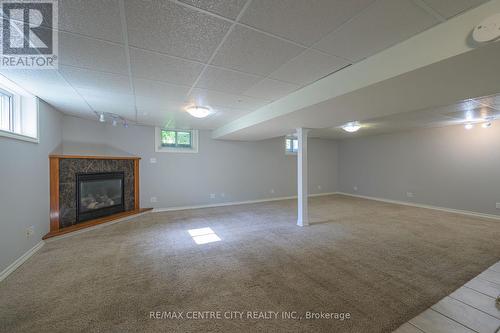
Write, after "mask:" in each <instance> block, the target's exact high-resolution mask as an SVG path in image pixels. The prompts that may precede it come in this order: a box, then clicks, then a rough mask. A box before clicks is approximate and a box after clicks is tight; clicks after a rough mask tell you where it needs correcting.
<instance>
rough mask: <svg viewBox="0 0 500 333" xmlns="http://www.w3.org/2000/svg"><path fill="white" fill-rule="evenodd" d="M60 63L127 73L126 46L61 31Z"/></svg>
mask: <svg viewBox="0 0 500 333" xmlns="http://www.w3.org/2000/svg"><path fill="white" fill-rule="evenodd" d="M59 63H60V64H62V65H70V66H75V67H80V68H88V69H93V70H99V71H106V72H112V73H118V74H127V73H128V66H127V60H126V56H125V48H124V47H123V46H121V45H118V44H114V43H108V42H104V41H98V40H95V39H90V38H86V37H81V36H76V35H72V34H68V33H63V32H61V33H59Z"/></svg>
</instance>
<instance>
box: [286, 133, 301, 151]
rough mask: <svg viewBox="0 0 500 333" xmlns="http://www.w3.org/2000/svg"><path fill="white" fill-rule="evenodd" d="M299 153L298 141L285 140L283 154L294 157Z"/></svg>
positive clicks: (292, 139) (290, 138)
mask: <svg viewBox="0 0 500 333" xmlns="http://www.w3.org/2000/svg"><path fill="white" fill-rule="evenodd" d="M298 151H299V140H298V139H297V138H294V137H287V138H285V153H286V154H287V155H295V154H297V152H298Z"/></svg>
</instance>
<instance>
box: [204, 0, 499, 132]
mask: <svg viewBox="0 0 500 333" xmlns="http://www.w3.org/2000/svg"><path fill="white" fill-rule="evenodd" d="M495 12H500V0H492V1H490V2H488V3H485V4H483V5H481V6H479V7H477V8H475V9H473V10H470V11H468V12H466V13H464V14H462V15H459V16H457V17H455V18H453V19H450V20H449V21H446V22H444V23H442V24H440V25H438V26H435V27H433V28H431V29H429V30H427V31H424V32H422V33H421V34H419V35H416V36H414V37H412V38H410V39H408V40H406V41H404V42H402V43H400V44H397V45H395V46H393V47H391V48H389V49H387V50H385V51H382V52H380V53H378V54H376V55H374V56H372V57H369V58H367V59H365V60H363V61H361V62H359V63H357V64H355V65H353V66H350V67H348V68H346V69H344V70H342V71H340V72H337V73H335V74H333V75H330V76H328V77H325V78H323V79H321V80H319V81H317V82H315V83H313V84H311V85H309V86H307V87H304V88H302V89H300V90H298V91H296V92H294V93H292V94H290V95H288V96H286V97H284V98H282V99H279V100H277V101H275V102H273V103H271V104H269V105H266V106H264V107H262V108H260V109H259V110H257V111H254V112H252V113H250V114H247V115H245V116H243V117H241V118H239V119H237V120H235V121H233V122H230V123H228V124H226V125H224V126H222V127H220V128H218V129H216V130H214V132H213V134H212V135H213V138H215V139H237V140H245V139H249V140H254V139H257V138H258V139H263V138H265V137H272V136H280V135H283V134H285V133H286V131H288V130H289V129H291V128H289V127H288V126H289V125H292V123H293V121H289V122H287V121H286V120H287V119H288V118H289V119H293V118H296V119H298V118H300V117H299V116H298V115H299V114H302V115H304V114H306V113H307V112H308V111H309V110H311V111H312V110H314V111H315V112H314V113H316V115H317V114H318V112H323V113H329V115H330V117H324V118H325V119H323V122H322V123H321V127H322V128H326V127H330V126H335V125H337V123H336V121H334V120H332V119H336V117H335V113H336V112H341V110H334V109H331V105H329V103H327V102H328V101H331V100H334V99H336V98H338V97H340V96H343V95H346V94H350V93H353V92H356V91H358V90H361V89H363V88H367V87H369V86H372V85H375V84H377V83H381V82H384V81H387V80H390V79H393V78H397V77H399V76H402V75H404V74H406V73H411V72H412V71H416V70H418V69H422V68H425V67H429V66H430V65H433V64H436V63H440V62H444V61H445V60H447V59H451V58H453V57H456V56H459V55H461V54H465V53H467V52H470V51H472V50H474V49H475V48H477V45H474V44H473V43H472V41H471V39H470V34H471V31H472V29H473V27H474V26H475V25H477V24H478V23H479V22H480V21H482V20H483V19H484V18H485V17H487V16H489V15H491V13H495ZM371 116H373V117H376V116H380V114H375V113H373V114H372V115H371ZM278 118H279V119H280V120H281V122H282V123H283V125H282V126H281V125H279V124H276V121H273V120H276V119H278ZM325 122H326V123H325ZM271 123H272V126H271ZM293 125H297V124H296V123H294V124H293ZM300 126H307V125H305V124H301V125H300ZM300 126H299V127H300ZM259 127H262V129H263V131H261V132H262V133H261V134H265V137H262V136H255V135H250V132H254V133H258V132H259ZM317 128H320V127H317ZM250 129H251V130H250ZM264 132H265V133H264Z"/></svg>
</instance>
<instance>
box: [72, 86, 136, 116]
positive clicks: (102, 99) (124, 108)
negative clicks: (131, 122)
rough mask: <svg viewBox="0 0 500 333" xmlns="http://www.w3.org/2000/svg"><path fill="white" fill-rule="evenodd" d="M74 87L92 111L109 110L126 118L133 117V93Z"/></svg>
mask: <svg viewBox="0 0 500 333" xmlns="http://www.w3.org/2000/svg"><path fill="white" fill-rule="evenodd" d="M76 89H77V90H78V92H79V93H80V95H81V96H82V97H83V98H84V99H85V101H86V102H87V103H88V104H89V105H90V106H91V107H92V109H93V110H94V111H97V112H111V113H115V114H118V115H120V116H122V117H125V118H128V119H135V103H134V96H133V95H125V94H114V93H108V92H106V91H95V90H90V89H85V88H76Z"/></svg>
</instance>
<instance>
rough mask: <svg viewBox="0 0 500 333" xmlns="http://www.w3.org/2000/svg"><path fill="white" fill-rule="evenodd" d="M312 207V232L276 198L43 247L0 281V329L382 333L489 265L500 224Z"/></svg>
mask: <svg viewBox="0 0 500 333" xmlns="http://www.w3.org/2000/svg"><path fill="white" fill-rule="evenodd" d="M311 205H312V207H311V209H310V211H311V216H312V218H313V220H315V221H317V222H319V223H317V224H314V225H312V226H310V227H307V228H300V227H296V226H295V201H293V200H288V201H280V202H271V203H262V204H253V205H242V206H232V207H220V208H209V209H199V210H191V211H182V212H168V213H152V214H147V215H143V216H141V217H138V218H136V219H134V220H130V221H128V222H123V223H119V224H115V225H111V226H107V227H104V228H100V229H98V230H93V231H90V232H87V233H83V234H80V235H76V236H73V237H69V238H66V239H61V240H57V241H54V242H50V243H48V244H46V245H45V246H44V247H43V248H42V249H41V250H40V252H39V253H37V254H36V255H35V256H33V257H32V258H31V259H30V260H29V261H28V262H27V263H25V264H24V265H23V266H21V267H20V268H19V269H18V270H17V271H16V272H14V273H13V274H12V275H10V276H9V277H8V278H7V279H6V280H4V281H3V282H1V283H0V331H1V332H162V331H164V332H167V331H168V332H176V331H178V332H194V331H197V332H257V331H274V332H390V331H392V330H393V329H395V328H397V327H398V326H399V325H400V324H402V323H403V322H405V321H407V320H409V319H410V318H412V317H414V316H415V315H417V314H418V313H420V312H421V311H423V310H424V309H426V308H427V307H429V306H431V305H432V304H434V303H436V302H437V301H439V300H440V299H441V298H442V297H444V296H445V295H448V294H449V293H451V292H452V291H453V290H455V289H456V288H458V287H459V286H461V285H463V284H464V283H465V282H466V281H468V280H469V279H471V278H472V277H474V276H475V275H477V274H479V273H480V272H481V271H483V270H485V269H486V268H487V267H488V266H490V265H491V264H493V263H495V262H496V261H498V260H499V259H500V241H499V239H500V221H495V220H488V219H481V218H472V217H466V216H462V215H455V214H449V213H444V212H438V211H432V210H426V209H419V208H412V207H405V206H398V205H392V204H385V203H380V202H374V201H368V200H361V199H353V198H348V197H342V196H328V197H318V198H314V199H311ZM204 227H210V228H211V229H212V230H213V231H214V232H215V233H216V234H217V235H218V236H219V237H220V238H221V241H219V242H214V243H209V244H205V245H197V244H196V243H195V242H194V241H193V239H192V238H191V236H190V235H189V233H188V232H187V230H190V229H197V228H204ZM151 311H159V312H164V311H165V312H169V311H183V312H184V313H183V315H184V316H185V315H186V314H187V312H188V311H220V314H221V315H222V316H224V315H225V314H227V312H228V311H244V315H243V319H232V320H231V319H212V320H206V319H197V320H190V319H186V318H184V319H150V312H151ZM247 311H274V312H278V319H252V318H250V316H248V313H247ZM282 311H289V312H292V311H296V312H297V314H298V315H299V316H300V315H301V316H304V314H305V312H306V311H316V312H320V311H323V312H329V313H332V312H336V313H340V312H348V313H350V315H351V318H350V319H349V320H344V321H341V320H335V319H316V320H312V319H309V320H308V319H305V317H303V319H302V320H299V319H281V315H282ZM214 315H216V314H214Z"/></svg>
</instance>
